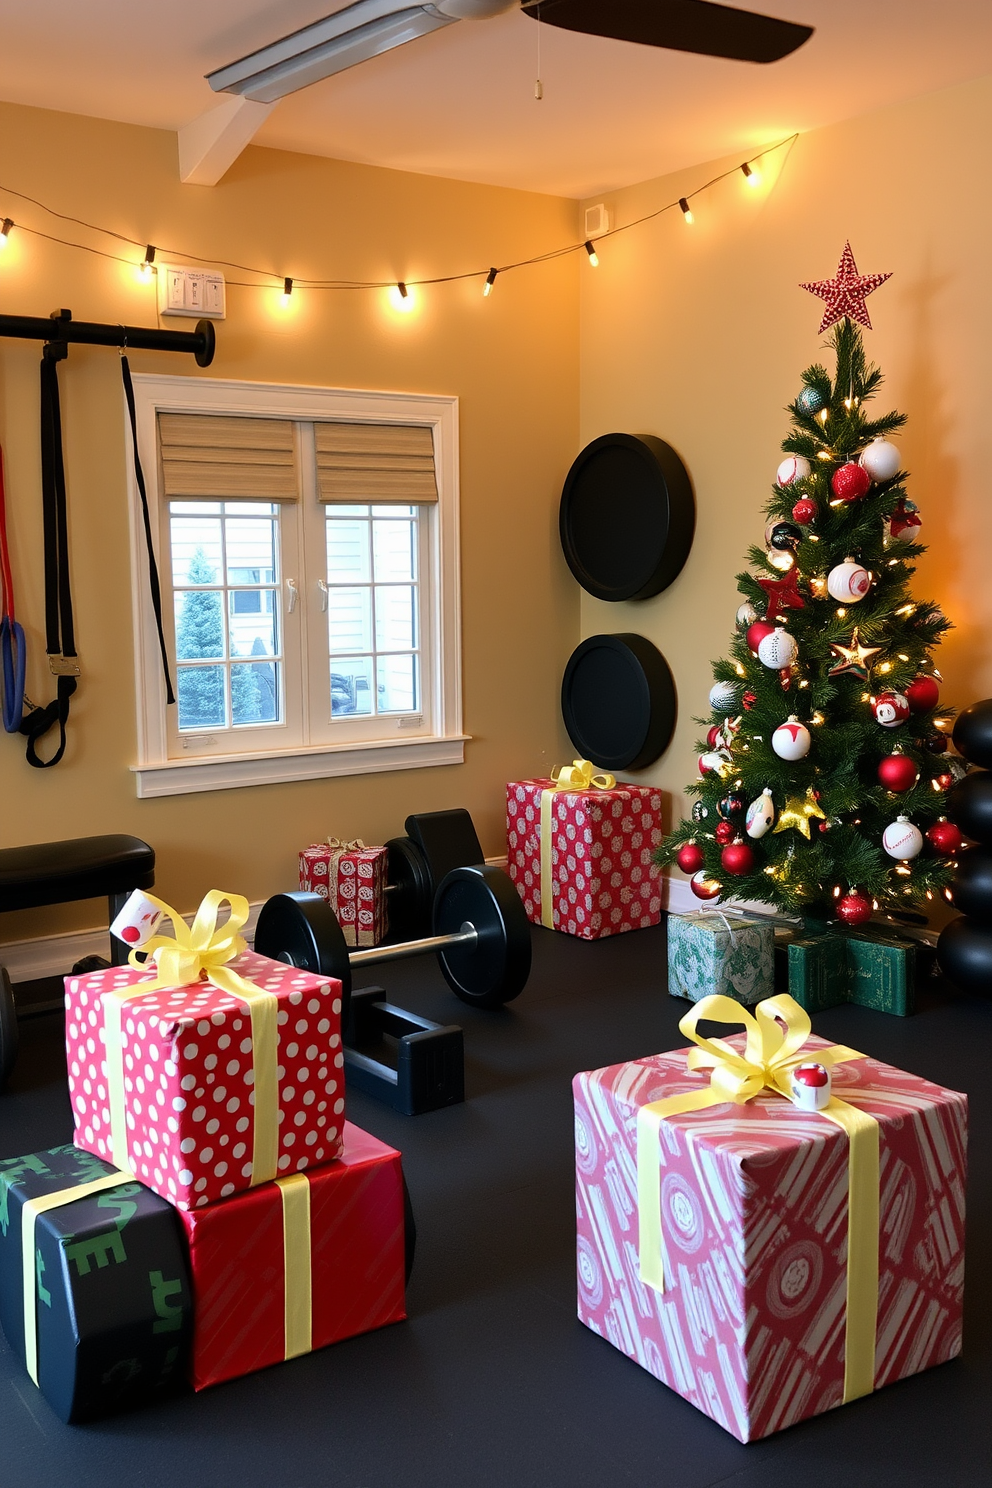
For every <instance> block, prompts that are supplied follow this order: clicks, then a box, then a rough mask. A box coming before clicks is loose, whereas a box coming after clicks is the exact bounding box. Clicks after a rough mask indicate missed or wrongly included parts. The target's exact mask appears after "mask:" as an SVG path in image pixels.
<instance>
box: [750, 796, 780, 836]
mask: <svg viewBox="0 0 992 1488" xmlns="http://www.w3.org/2000/svg"><path fill="white" fill-rule="evenodd" d="M774 825H775V803H774V801H773V800H772V793H771V791H770V790H769V789H768V788H767V787H766V788H765V789H764V790H763V791H762V792H761V795H760V796H758V797H757V798H756V799H755V800H753V801H752V802H751V804H750V806H749V807H748V808H747V816H746V817H745V818H744V827H745V830H746V832H747V835H748V836H749V837H753V838H754V839H755V840H757V839H758V838H759V837H764V835H765V833H766V832H770V831H771V829H772V827H773V826H774Z"/></svg>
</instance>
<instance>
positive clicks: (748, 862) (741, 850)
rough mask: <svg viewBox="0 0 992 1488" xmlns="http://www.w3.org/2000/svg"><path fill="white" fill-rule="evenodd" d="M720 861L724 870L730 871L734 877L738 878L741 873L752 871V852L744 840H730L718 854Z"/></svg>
mask: <svg viewBox="0 0 992 1488" xmlns="http://www.w3.org/2000/svg"><path fill="white" fill-rule="evenodd" d="M720 863H721V866H722V867H723V869H724V872H726V873H732V874H733V875H734V876H735V877H736V878H740V877H741V876H742V875H743V874H745V873H751V872H752V871H753V869H754V853H753V852H752V851H751V849H750V848H749V847H748V845H747V843H746V842H732V843H731V844H730V846H729V847H725V848H724V849H723V852H722V853H721V854H720Z"/></svg>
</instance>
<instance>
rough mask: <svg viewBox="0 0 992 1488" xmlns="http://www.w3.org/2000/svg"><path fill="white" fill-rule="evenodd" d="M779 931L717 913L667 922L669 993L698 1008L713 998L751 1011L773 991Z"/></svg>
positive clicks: (685, 916)
mask: <svg viewBox="0 0 992 1488" xmlns="http://www.w3.org/2000/svg"><path fill="white" fill-rule="evenodd" d="M774 956H775V929H774V926H772V925H761V924H756V923H755V922H754V921H753V920H744V919H741V920H738V919H734V920H732V921H731V920H730V919H728V918H725V917H724V916H722V915H720V914H719V913H713V912H710V913H707V912H706V911H705V910H702V911H700V912H699V913H697V914H688V915H669V916H668V990H669V992H670V993H671V995H672V996H673V997H688V998H689V1000H690V1002H698V1001H699V1000H700V998H701V997H708V996H709V995H710V994H711V993H722V994H723V996H724V997H732V998H734V1000H735V1001H736V1002H740V1003H743V1004H744V1006H745V1007H753V1006H754V1004H755V1003H756V1002H761V1000H762V999H763V998H765V997H771V995H772V993H773V991H774V966H775V961H774Z"/></svg>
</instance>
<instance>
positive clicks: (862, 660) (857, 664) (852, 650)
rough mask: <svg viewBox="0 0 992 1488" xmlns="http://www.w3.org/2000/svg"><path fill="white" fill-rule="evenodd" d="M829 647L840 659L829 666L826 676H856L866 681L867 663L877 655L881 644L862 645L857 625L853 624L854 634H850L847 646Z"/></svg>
mask: <svg viewBox="0 0 992 1488" xmlns="http://www.w3.org/2000/svg"><path fill="white" fill-rule="evenodd" d="M830 649H831V651H832V652H833V653H834V655H835V656H837V657H839V658H840V659H839V661H838V662H837V664H836V666H832V667H831V668H830V671H829V672H828V674H827V675H828V676H830V677H841V676H846V677H857V678H858V680H859V681H861V682H867V680H868V667H867V663H868V662H869V661H870V660H871V658H872V657H873V656H877V655H878V653H879V651H881V649H882V648H881V646H862V644H861V642H860V641H859V639H858V631H857V626H855V629H854V634H853V635H852V636H851V644H850V645H849V646H834V645H831V647H830Z"/></svg>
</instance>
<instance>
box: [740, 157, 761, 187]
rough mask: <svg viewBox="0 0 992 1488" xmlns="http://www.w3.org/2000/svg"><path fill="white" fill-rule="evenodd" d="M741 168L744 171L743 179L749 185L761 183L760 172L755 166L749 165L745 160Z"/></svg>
mask: <svg viewBox="0 0 992 1488" xmlns="http://www.w3.org/2000/svg"><path fill="white" fill-rule="evenodd" d="M741 170H742V172H743V173H744V179H745V181H746V182H747V184H748V185H749V186H760V185H761V172H760V171H759V170H758V169H757V167H756V166H753V165H750V164H749V163H748V161H746V160H745V162H744V164H743V165H742V166H741Z"/></svg>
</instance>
